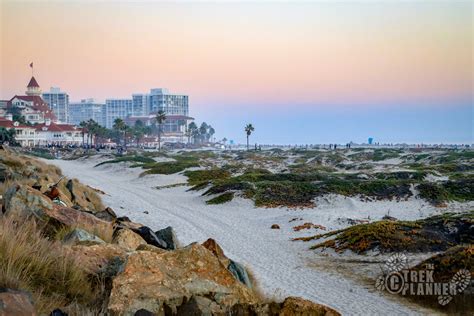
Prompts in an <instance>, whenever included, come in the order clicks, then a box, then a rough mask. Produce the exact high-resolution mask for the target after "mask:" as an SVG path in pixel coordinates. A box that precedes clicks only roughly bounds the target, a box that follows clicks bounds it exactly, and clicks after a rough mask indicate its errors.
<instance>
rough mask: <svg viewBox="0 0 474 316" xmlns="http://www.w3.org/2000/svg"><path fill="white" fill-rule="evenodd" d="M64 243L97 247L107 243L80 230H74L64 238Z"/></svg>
mask: <svg viewBox="0 0 474 316" xmlns="http://www.w3.org/2000/svg"><path fill="white" fill-rule="evenodd" d="M63 242H64V243H66V244H74V245H96V244H103V243H105V241H103V240H102V239H100V238H99V237H97V236H95V235H92V234H90V233H89V232H87V231H85V230H83V229H80V228H75V229H73V231H71V232H70V233H69V234H67V235H66V236H65V237H64V239H63Z"/></svg>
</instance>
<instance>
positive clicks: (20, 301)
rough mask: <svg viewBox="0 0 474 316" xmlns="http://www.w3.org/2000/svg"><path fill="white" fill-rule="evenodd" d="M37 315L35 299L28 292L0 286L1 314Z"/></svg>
mask: <svg viewBox="0 0 474 316" xmlns="http://www.w3.org/2000/svg"><path fill="white" fill-rule="evenodd" d="M9 315H15V316H35V315H37V314H36V311H35V307H34V304H33V299H32V297H31V295H30V294H29V293H28V292H25V291H19V290H11V289H6V288H0V316H9Z"/></svg>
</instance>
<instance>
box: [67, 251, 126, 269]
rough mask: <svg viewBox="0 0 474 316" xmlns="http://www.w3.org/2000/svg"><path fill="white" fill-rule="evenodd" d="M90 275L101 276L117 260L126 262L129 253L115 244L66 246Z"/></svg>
mask: <svg viewBox="0 0 474 316" xmlns="http://www.w3.org/2000/svg"><path fill="white" fill-rule="evenodd" d="M66 249H68V250H69V251H70V252H71V253H72V254H73V255H74V256H75V257H76V258H77V260H78V261H79V262H80V264H81V266H82V267H83V268H84V270H85V271H87V272H88V273H90V274H99V273H101V272H103V271H104V270H105V269H107V268H108V267H109V265H110V263H112V262H114V261H115V260H116V259H120V261H122V262H123V261H125V259H126V257H127V253H126V251H125V250H124V249H122V248H121V247H119V246H117V245H113V244H98V245H73V246H66Z"/></svg>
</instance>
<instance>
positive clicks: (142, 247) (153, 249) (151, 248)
mask: <svg viewBox="0 0 474 316" xmlns="http://www.w3.org/2000/svg"><path fill="white" fill-rule="evenodd" d="M136 250H143V251H151V252H156V253H165V252H166V251H167V250H165V249H161V248H158V247H155V246H153V245H150V244H144V245H140V246H138V247H137V249H136Z"/></svg>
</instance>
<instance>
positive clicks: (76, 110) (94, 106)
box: [69, 99, 106, 126]
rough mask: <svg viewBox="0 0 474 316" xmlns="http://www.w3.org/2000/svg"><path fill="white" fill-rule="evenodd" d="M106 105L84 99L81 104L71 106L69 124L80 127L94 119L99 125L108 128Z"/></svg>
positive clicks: (74, 103) (73, 103)
mask: <svg viewBox="0 0 474 316" xmlns="http://www.w3.org/2000/svg"><path fill="white" fill-rule="evenodd" d="M105 114H106V111H105V104H104V103H99V102H96V101H95V100H94V99H84V100H81V102H71V104H69V122H70V123H71V124H75V125H79V124H80V123H81V122H82V121H88V120H90V119H93V120H94V121H96V122H97V123H98V124H99V125H102V126H106V117H105Z"/></svg>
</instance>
